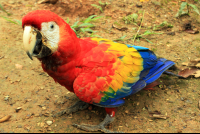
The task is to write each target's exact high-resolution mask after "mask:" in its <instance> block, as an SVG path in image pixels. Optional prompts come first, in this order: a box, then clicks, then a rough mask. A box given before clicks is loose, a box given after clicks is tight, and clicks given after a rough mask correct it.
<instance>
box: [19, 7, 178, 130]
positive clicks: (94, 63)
mask: <svg viewBox="0 0 200 134" xmlns="http://www.w3.org/2000/svg"><path fill="white" fill-rule="evenodd" d="M22 27H23V29H24V34H23V43H24V48H25V50H26V53H27V54H28V56H29V57H30V58H31V59H32V57H36V58H38V59H39V60H40V61H41V63H42V68H43V70H44V71H45V72H47V73H48V74H49V75H50V76H51V77H52V78H53V79H54V80H55V81H56V82H58V83H59V84H61V85H62V86H64V87H66V88H67V89H68V90H69V91H71V92H73V93H75V95H76V96H77V97H78V98H79V99H80V101H79V102H77V103H75V105H73V106H72V107H70V108H68V109H66V110H64V111H61V112H60V113H59V114H60V115H61V114H63V113H67V114H69V113H72V112H76V111H78V110H80V109H85V108H87V107H88V106H89V104H93V105H96V106H100V107H104V108H105V110H106V112H107V115H106V118H105V119H104V121H103V122H101V123H100V124H99V125H77V124H75V126H76V127H78V128H81V129H84V130H88V131H97V130H101V131H103V132H111V131H109V130H107V129H105V126H106V125H107V124H109V123H111V122H112V121H113V120H114V116H115V111H116V107H119V106H121V105H123V104H124V102H125V100H124V98H125V97H127V96H129V95H131V94H134V93H137V92H138V91H140V90H142V89H143V88H144V87H146V86H147V85H149V84H151V83H152V82H154V81H155V80H157V79H158V78H159V77H160V76H161V74H162V73H163V72H165V70H167V69H168V68H170V67H171V66H173V65H174V64H175V63H174V62H172V61H170V60H166V59H164V58H157V57H156V55H155V54H154V53H153V52H152V51H150V50H149V49H148V48H145V47H141V46H134V45H126V44H121V43H117V42H113V41H111V40H108V39H102V38H84V39H80V38H77V36H76V34H75V32H74V31H73V30H72V29H71V28H70V26H69V25H68V24H67V23H66V22H65V21H64V20H63V19H62V18H61V17H59V16H58V15H56V14H55V13H53V12H50V11H48V10H36V11H32V12H30V13H28V14H27V15H25V16H24V17H23V19H22Z"/></svg>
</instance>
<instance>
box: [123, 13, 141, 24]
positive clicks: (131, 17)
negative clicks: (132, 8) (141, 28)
mask: <svg viewBox="0 0 200 134" xmlns="http://www.w3.org/2000/svg"><path fill="white" fill-rule="evenodd" d="M137 18H138V15H137V14H136V13H133V14H130V15H128V16H126V17H123V18H122V20H123V21H124V23H125V24H131V23H132V24H133V23H136V20H137Z"/></svg>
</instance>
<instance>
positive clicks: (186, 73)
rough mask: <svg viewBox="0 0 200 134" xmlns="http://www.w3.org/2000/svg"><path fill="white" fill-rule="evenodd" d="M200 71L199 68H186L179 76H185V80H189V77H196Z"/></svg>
mask: <svg viewBox="0 0 200 134" xmlns="http://www.w3.org/2000/svg"><path fill="white" fill-rule="evenodd" d="M198 70H199V69H197V68H194V67H192V68H186V69H183V70H181V71H180V72H179V73H178V75H180V76H183V77H184V78H187V77H188V76H191V75H194V74H195V72H196V71H198Z"/></svg>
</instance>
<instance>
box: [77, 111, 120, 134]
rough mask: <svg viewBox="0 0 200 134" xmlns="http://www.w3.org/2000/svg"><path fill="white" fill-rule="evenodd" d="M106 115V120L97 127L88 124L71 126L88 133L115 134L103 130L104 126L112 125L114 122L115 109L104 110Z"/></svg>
mask: <svg viewBox="0 0 200 134" xmlns="http://www.w3.org/2000/svg"><path fill="white" fill-rule="evenodd" d="M105 109H106V112H107V115H106V118H105V119H104V120H103V121H102V122H101V123H100V124H99V125H89V124H81V125H78V124H73V126H75V127H77V128H79V129H82V130H85V131H90V132H94V131H102V132H104V133H116V132H113V131H110V130H107V129H106V128H105V126H107V125H108V124H110V123H112V122H113V121H114V119H115V118H114V116H115V110H116V109H115V108H105Z"/></svg>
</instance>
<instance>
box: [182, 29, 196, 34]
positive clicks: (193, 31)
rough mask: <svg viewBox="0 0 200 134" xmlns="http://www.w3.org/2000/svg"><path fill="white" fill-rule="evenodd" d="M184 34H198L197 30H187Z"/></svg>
mask: <svg viewBox="0 0 200 134" xmlns="http://www.w3.org/2000/svg"><path fill="white" fill-rule="evenodd" d="M185 32H187V33H190V34H197V33H199V31H198V30H192V29H187V30H185Z"/></svg>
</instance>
